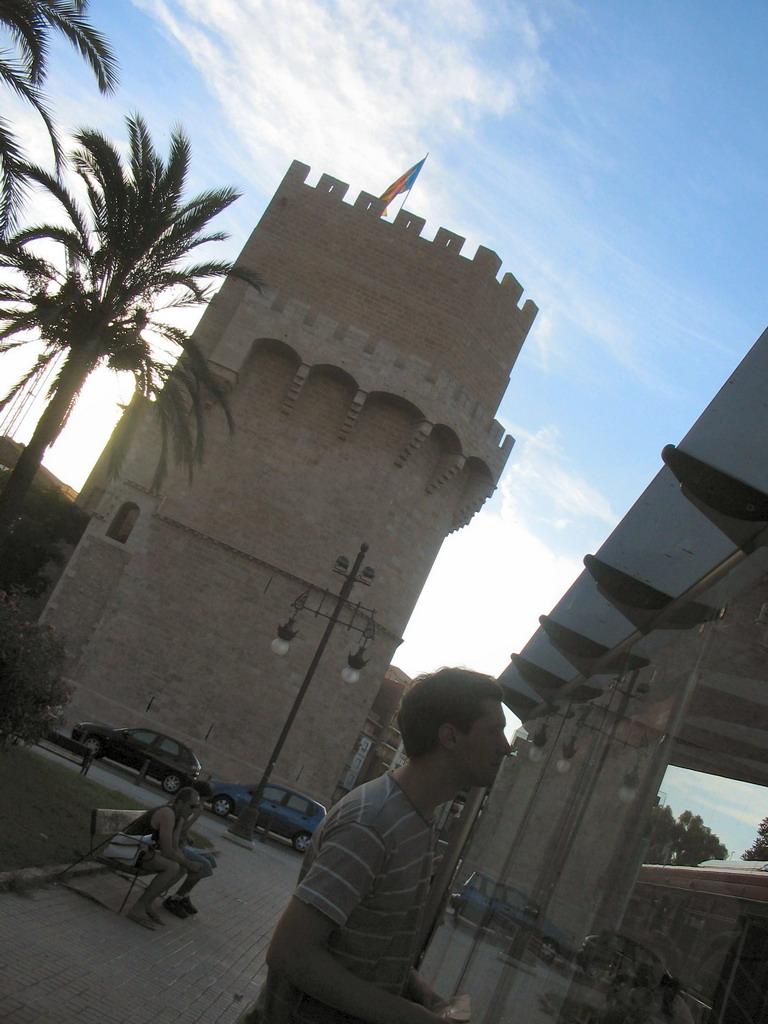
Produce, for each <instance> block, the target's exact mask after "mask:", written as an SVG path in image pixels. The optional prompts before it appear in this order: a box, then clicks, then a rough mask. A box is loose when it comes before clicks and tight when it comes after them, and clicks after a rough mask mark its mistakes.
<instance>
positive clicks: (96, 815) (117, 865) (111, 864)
mask: <svg viewBox="0 0 768 1024" xmlns="http://www.w3.org/2000/svg"><path fill="white" fill-rule="evenodd" d="M144 813H145V812H144V811H142V810H122V809H119V808H105V807H97V808H94V809H93V810H92V811H91V826H90V847H89V849H88V852H87V853H86V854H85V855H84V856H82V857H80V858H79V859H78V860H76V861H73V862H72V864H70V865H69V866H68V867H66V868H65V869H64V871H62V872H61V873H60V874H59V876H58V878H59V881H62V882H65V876H66V875H67V874H68V873H69V872H70V871H71V870H72V868H74V867H75V866H76V865H78V864H81V863H82V862H83V861H85V860H89V859H90V860H95V861H97V862H98V863H99V864H100V865H102V867H104V868H106V869H107V870H108V871H112V872H114V873H115V874H117V875H122V876H123V877H125V878H130V880H131V884H130V886H129V888H128V891H127V892H126V894H125V898H124V899H123V902H122V904H121V905H120V910H118V913H121V912H122V910H123V907H125V904H126V903H127V902H128V897H129V896H130V895H131V893H132V892H133V887H134V886H135V885H136V882H137V881H138V880H139V879H140V878H141V876H142V875H151V874H154V873H155V872H153V871H148V870H147V869H146V868H142V867H141V866H140V865H139V866H138V867H132V866H130V865H128V864H126V862H125V861H123V860H119V859H117V858H115V857H108V856H107V855H106V852H105V851H106V847H107V844H108V843H109V841H110V839H112V837H113V836H115V835H117V833H118V832H122V831H123V830H124V829H125V828H126V827H127V826H128V825H130V824H131V822H133V821H135V820H136V819H137V818H139V817H140V816H141V815H142V814H144ZM65 884H66V882H65Z"/></svg>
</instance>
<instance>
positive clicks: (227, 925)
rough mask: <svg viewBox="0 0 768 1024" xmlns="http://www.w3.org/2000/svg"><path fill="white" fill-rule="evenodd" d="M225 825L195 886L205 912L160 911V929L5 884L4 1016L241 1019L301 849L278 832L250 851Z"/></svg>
mask: <svg viewBox="0 0 768 1024" xmlns="http://www.w3.org/2000/svg"><path fill="white" fill-rule="evenodd" d="M157 795H158V797H159V798H160V799H158V801H157V802H162V800H163V795H162V794H161V793H160V791H157ZM150 802H154V800H152V801H150ZM199 824H200V825H202V826H203V827H205V824H206V823H205V821H204V820H203V819H201V821H200V823H199ZM217 826H218V827H217ZM222 826H223V823H221V822H214V821H211V822H210V825H209V827H210V831H211V833H213V834H212V838H213V840H214V842H215V843H216V847H217V855H218V862H219V867H218V869H217V870H216V872H215V873H214V875H213V877H212V878H210V879H207V880H205V881H203V882H201V883H200V884H199V885H198V886H197V888H196V890H195V892H194V902H195V905H196V906H197V907H198V908H199V910H200V913H199V914H198V915H197V916H195V917H189V918H187V919H186V920H183V921H182V920H179V919H178V918H176V917H173V916H172V915H171V914H169V913H167V912H166V911H162V916H163V920H165V921H166V922H167V924H166V925H165V927H163V928H157V929H156V930H155V931H149V930H147V929H145V928H142V927H141V926H140V925H137V924H134V923H133V922H132V921H130V920H127V919H126V918H125V917H124V916H121V917H118V916H117V914H115V913H114V912H113V911H112V910H109V909H107V908H106V907H104V906H102V905H100V904H99V903H96V902H93V901H92V900H90V899H88V898H86V897H85V896H83V895H80V894H79V893H77V892H74V891H72V890H71V889H67V888H66V887H64V886H61V885H58V884H56V883H55V882H51V883H49V884H48V885H45V886H42V887H40V888H34V889H27V890H24V891H22V892H18V893H17V892H0V1021H2V1022H3V1024H150V1022H151V1024H176V1022H179V1024H181V1022H183V1024H219V1022H220V1024H232V1022H233V1021H234V1020H236V1018H237V1015H238V1014H239V1013H240V1012H241V1010H242V1008H243V1006H245V1005H247V1004H248V1003H250V1002H252V1001H253V1000H254V999H255V998H256V996H257V994H258V991H259V988H260V986H261V982H262V981H263V978H264V974H265V968H264V955H265V953H266V948H267V945H268V944H269V940H270V938H271V935H272V932H273V930H274V927H275V924H276V923H277V920H278V918H279V916H280V914H281V912H282V910H283V908H284V907H285V904H286V903H287V901H288V899H289V897H290V894H291V892H292V890H293V888H294V886H295V884H296V878H297V875H298V871H299V867H300V864H301V858H300V856H299V855H298V854H297V853H296V852H295V851H293V850H292V849H291V848H290V847H288V846H284V845H282V844H281V843H280V842H279V841H276V840H269V841H268V842H266V843H261V842H257V843H256V844H255V849H254V850H248V849H244V848H242V847H241V846H238V845H237V844H235V843H231V842H229V841H227V840H225V839H223V838H221V837H220V836H217V835H216V832H217V831H219V830H220V829H221V828H222ZM214 829H215V831H214ZM206 831H207V829H206ZM100 878H103V881H104V885H105V888H107V887H109V886H113V885H114V884H116V880H115V877H114V876H112V875H106V876H94V877H92V881H91V884H98V881H99V879H100ZM126 885H127V883H126Z"/></svg>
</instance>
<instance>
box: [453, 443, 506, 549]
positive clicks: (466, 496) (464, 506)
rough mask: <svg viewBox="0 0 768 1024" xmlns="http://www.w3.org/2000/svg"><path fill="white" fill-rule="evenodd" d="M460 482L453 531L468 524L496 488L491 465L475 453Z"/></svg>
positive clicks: (469, 460) (467, 463) (470, 457)
mask: <svg viewBox="0 0 768 1024" xmlns="http://www.w3.org/2000/svg"><path fill="white" fill-rule="evenodd" d="M459 482H460V484H461V485H462V486H461V492H460V496H459V499H458V501H457V502H456V508H455V509H454V513H453V523H452V527H451V529H452V531H454V530H460V529H461V528H462V526H466V525H467V524H468V523H469V521H470V520H471V519H472V517H473V516H474V515H475V513H476V512H479V511H480V509H481V508H482V507H483V505H484V504H485V502H486V500H487V499H488V498H490V496H491V495H492V494H493V492H494V490H495V489H496V481H495V478H494V475H493V472H492V470H491V468H490V466H489V465H488V464H487V463H486V462H484V461H483V460H482V459H479V458H477V457H476V456H474V455H470V456H469V458H467V460H466V463H465V465H464V468H463V471H462V474H461V478H460V481H459Z"/></svg>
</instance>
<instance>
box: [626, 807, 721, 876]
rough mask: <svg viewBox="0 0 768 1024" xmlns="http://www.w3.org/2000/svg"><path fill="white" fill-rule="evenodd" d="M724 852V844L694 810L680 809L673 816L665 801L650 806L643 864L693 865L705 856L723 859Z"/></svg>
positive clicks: (707, 858) (705, 858)
mask: <svg viewBox="0 0 768 1024" xmlns="http://www.w3.org/2000/svg"><path fill="white" fill-rule="evenodd" d="M727 856H728V848H727V847H726V846H724V845H723V843H721V842H720V837H719V836H717V835H715V833H714V832H713V831H712V830H711V829H710V828H708V827H707V826H706V825H705V824H704V822H703V820H702V818H701V817H700V816H699V815H698V814H692V813H691V811H683V813H682V814H681V815H680V816H679V817H678V818H675V816H674V814H673V813H672V808H671V807H669V806H668V805H667V804H665V805H664V806H662V807H653V808H651V817H650V839H649V842H648V850H647V851H646V855H645V862H646V864H680V865H689V866H693V865H695V864H701V863H702V862H703V861H705V860H725V859H726V858H727Z"/></svg>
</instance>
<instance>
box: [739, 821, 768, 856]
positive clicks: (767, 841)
mask: <svg viewBox="0 0 768 1024" xmlns="http://www.w3.org/2000/svg"><path fill="white" fill-rule="evenodd" d="M741 859H742V860H768V818H763V820H762V821H761V822H760V824H759V825H758V826H757V838H756V839H755V841H754V843H752V845H751V846H750V848H749V849H748V850H745V851H744V853H742V855H741Z"/></svg>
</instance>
